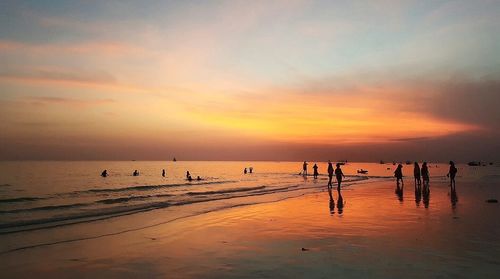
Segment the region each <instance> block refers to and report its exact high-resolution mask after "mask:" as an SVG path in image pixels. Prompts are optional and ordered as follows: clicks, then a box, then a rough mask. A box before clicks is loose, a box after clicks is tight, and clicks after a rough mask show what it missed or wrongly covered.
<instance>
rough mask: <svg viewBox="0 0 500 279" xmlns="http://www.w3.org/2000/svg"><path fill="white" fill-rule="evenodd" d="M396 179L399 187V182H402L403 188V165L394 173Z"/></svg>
mask: <svg viewBox="0 0 500 279" xmlns="http://www.w3.org/2000/svg"><path fill="white" fill-rule="evenodd" d="M394 177H396V184H397V185H399V180H401V186H403V185H404V182H403V165H401V164H399V165H398V167H397V168H396V170H395V171H394Z"/></svg>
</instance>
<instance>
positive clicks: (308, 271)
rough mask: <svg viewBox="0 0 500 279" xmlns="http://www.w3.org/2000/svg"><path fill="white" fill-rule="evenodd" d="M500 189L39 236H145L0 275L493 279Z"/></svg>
mask: <svg viewBox="0 0 500 279" xmlns="http://www.w3.org/2000/svg"><path fill="white" fill-rule="evenodd" d="M499 182H500V180H499V178H498V177H493V178H491V179H486V180H485V179H482V180H478V181H462V182H461V181H460V180H459V181H458V182H457V191H456V196H455V195H453V193H451V192H450V188H449V187H448V186H447V184H446V181H445V180H444V178H443V179H437V180H435V181H431V193H430V196H429V200H428V204H427V205H426V203H427V202H426V201H424V199H423V198H422V199H421V200H420V201H419V202H418V199H417V200H416V196H415V192H414V187H413V183H410V180H409V179H406V184H405V188H404V192H403V197H402V199H401V198H400V197H398V196H397V195H396V194H395V183H394V182H392V181H383V182H374V183H368V184H363V185H357V186H353V187H351V188H346V189H345V190H343V191H342V196H343V199H344V206H343V208H341V210H339V208H338V205H339V203H338V201H337V198H338V196H337V192H336V191H334V192H333V194H334V197H335V207H334V208H332V207H331V203H330V201H329V197H328V193H327V192H326V190H325V191H323V192H321V193H314V194H308V195H304V196H301V197H297V198H291V199H286V200H283V201H279V202H271V203H263V204H257V205H248V206H239V207H233V208H230V209H224V210H219V211H214V212H209V213H206V214H201V215H196V216H193V217H185V216H184V215H189V214H183V213H180V212H177V213H175V214H174V213H173V212H172V211H171V209H162V210H153V211H150V212H146V213H139V214H134V215H130V216H124V217H120V218H115V219H111V220H103V221H100V223H99V222H92V223H88V224H80V225H72V226H67V227H61V228H56V229H52V230H45V231H38V232H37V231H34V232H33V233H32V234H30V235H28V237H26V235H24V236H25V238H28V239H23V240H22V241H24V242H26V243H29V242H30V239H29V238H33V239H32V242H33V243H40V238H44V241H46V242H47V243H50V238H51V234H53V235H54V236H53V238H54V239H55V238H56V235H57V234H64V235H71V234H77V232H81V231H87V232H91V231H93V230H97V228H99V232H100V233H101V234H106V232H105V230H103V226H104V227H105V226H107V227H108V228H113V229H114V230H112V229H110V230H109V231H110V232H112V231H116V229H117V228H119V227H120V226H122V227H124V228H126V227H129V226H130V224H143V225H144V226H145V227H146V228H142V229H137V230H132V231H128V232H122V233H118V234H113V233H110V235H107V236H102V237H95V238H91V239H87V240H80V241H72V242H67V243H59V244H54V245H47V246H39V247H35V248H28V249H22V250H17V251H11V252H7V253H3V254H1V255H0V260H1V262H2V265H1V274H2V277H4V278H26V277H31V276H32V275H34V274H36V275H37V277H44V278H49V277H54V278H90V277H91V278H145V277H148V278H221V277H228V278H301V277H302V278H303V277H307V278H326V277H332V276H343V277H345V278H352V277H370V278H396V277H410V278H424V277H431V278H492V277H494V276H497V274H499V272H500V237H499V236H500V224H499V222H498V220H499V219H498V217H499V216H500V206H499V204H498V203H487V202H485V201H486V200H487V199H491V198H496V199H498V198H500V196H499V190H498V188H499ZM417 198H418V196H417ZM242 203H244V202H242ZM195 206H196V205H193V208H192V209H191V210H196V208H195ZM169 210H170V211H169ZM186 211H187V209H186ZM166 215H168V216H169V217H168V218H164V216H166ZM178 217H180V218H179V219H177V220H174V221H169V220H172V219H175V218H178ZM162 222H163V224H159V225H158V223H162ZM126 225H127V226H126ZM148 225H151V226H150V227H147V226H148ZM96 235H97V233H96ZM1 237H2V238H3V241H2V250H3V251H4V250H8V249H9V248H13V247H16V245H11V244H12V242H13V241H16V236H15V235H3V236H1ZM19 241H20V240H19ZM7 242H9V243H11V244H10V245H6V243H7ZM7 246H9V247H7ZM303 248H304V249H303Z"/></svg>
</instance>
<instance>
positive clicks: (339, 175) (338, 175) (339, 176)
mask: <svg viewBox="0 0 500 279" xmlns="http://www.w3.org/2000/svg"><path fill="white" fill-rule="evenodd" d="M335 177H336V178H337V183H338V186H337V192H339V194H340V184H341V183H342V178H345V175H344V173H343V172H342V170H341V169H340V164H339V163H337V168H335Z"/></svg>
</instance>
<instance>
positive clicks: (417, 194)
mask: <svg viewBox="0 0 500 279" xmlns="http://www.w3.org/2000/svg"><path fill="white" fill-rule="evenodd" d="M421 200H422V186H421V185H420V184H415V204H416V205H417V207H419V206H420V201H421Z"/></svg>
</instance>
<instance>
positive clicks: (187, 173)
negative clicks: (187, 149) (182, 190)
mask: <svg viewBox="0 0 500 279" xmlns="http://www.w3.org/2000/svg"><path fill="white" fill-rule="evenodd" d="M190 177H191V174H190V173H189V171H187V172H186V178H187V179H189V178H190Z"/></svg>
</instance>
